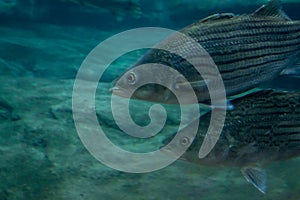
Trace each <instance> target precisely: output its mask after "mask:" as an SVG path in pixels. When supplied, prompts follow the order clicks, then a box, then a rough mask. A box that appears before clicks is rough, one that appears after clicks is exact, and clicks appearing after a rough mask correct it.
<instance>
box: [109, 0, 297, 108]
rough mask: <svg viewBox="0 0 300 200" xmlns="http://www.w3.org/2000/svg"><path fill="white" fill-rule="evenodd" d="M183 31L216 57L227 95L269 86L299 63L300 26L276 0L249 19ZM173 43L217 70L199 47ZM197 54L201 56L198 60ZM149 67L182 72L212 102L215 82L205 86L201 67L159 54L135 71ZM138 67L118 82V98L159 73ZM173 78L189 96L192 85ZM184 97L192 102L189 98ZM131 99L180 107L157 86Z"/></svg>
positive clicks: (216, 18) (216, 19)
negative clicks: (211, 89)
mask: <svg viewBox="0 0 300 200" xmlns="http://www.w3.org/2000/svg"><path fill="white" fill-rule="evenodd" d="M180 32H181V33H184V34H185V35H187V36H189V37H191V38H192V39H194V40H195V41H197V42H198V43H199V44H200V45H201V46H202V47H203V48H204V49H205V50H206V51H207V52H208V53H209V55H210V56H211V57H212V59H213V61H214V63H215V64H216V66H217V67H218V70H219V71H220V74H221V76H222V79H223V82H224V85H225V90H226V95H227V96H234V95H237V94H240V93H243V92H246V91H248V90H251V89H253V88H255V87H257V86H259V85H260V84H262V83H266V82H268V81H270V80H272V79H274V78H275V77H277V76H278V75H279V74H280V73H281V72H282V71H284V70H285V69H287V68H289V67H291V66H294V65H296V63H297V62H298V61H299V59H298V58H299V54H300V21H292V20H290V19H289V17H288V16H287V15H286V14H285V13H284V12H283V11H282V10H281V6H280V2H279V0H271V1H270V2H269V3H268V4H267V5H265V6H262V7H261V8H259V9H258V10H257V11H256V12H254V13H252V14H248V15H246V14H244V15H239V16H238V15H234V14H230V13H223V14H216V15H212V16H210V17H207V18H205V19H202V20H200V21H199V22H196V23H194V24H192V25H190V26H188V27H186V28H184V29H182V30H181V31H180ZM170 38H172V36H170ZM170 38H169V40H168V39H166V41H164V42H162V44H160V45H164V46H167V47H168V48H169V49H170V48H171V49H172V50H174V49H175V50H176V49H180V50H181V52H183V53H184V54H185V55H188V56H189V57H190V58H191V59H194V60H196V59H197V61H198V62H200V65H199V66H202V68H203V69H202V70H203V71H207V72H209V71H211V70H210V69H211V65H207V63H205V62H206V61H205V59H201V58H199V56H198V55H199V54H197V52H193V47H191V46H189V44H187V43H185V42H184V41H174V40H172V39H170ZM145 39H146V38H145ZM160 45H158V46H160ZM172 47H173V48H172ZM195 55H196V56H198V57H195V58H193V56H195ZM201 62H203V63H201ZM145 63H160V64H164V65H168V66H170V67H172V68H174V69H176V70H178V71H179V72H180V73H181V74H182V75H183V76H184V77H185V78H186V79H187V80H188V81H189V83H190V84H191V85H192V87H193V89H194V91H195V93H196V95H197V97H198V101H199V102H201V103H205V102H209V100H210V95H209V92H208V90H207V84H210V83H211V84H214V82H213V81H211V80H206V81H204V80H203V78H202V76H201V75H200V74H199V73H197V71H196V70H195V68H194V67H193V66H192V65H191V64H190V63H189V62H187V61H186V60H185V59H183V58H182V57H179V56H178V55H176V54H172V53H169V52H167V51H162V50H158V49H153V50H150V51H149V52H148V53H147V54H146V55H145V56H144V57H142V58H141V60H140V61H138V63H137V64H136V65H135V66H138V65H141V64H145ZM201 64H202V65H201ZM135 66H133V67H132V68H131V69H129V70H128V71H127V72H125V74H124V76H122V77H121V78H120V79H118V82H117V84H116V85H115V87H113V88H112V92H113V93H114V94H116V95H119V96H123V97H128V96H126V94H127V93H128V92H127V91H128V90H129V89H131V88H134V87H135V85H138V84H139V80H141V79H143V77H144V76H150V77H155V76H156V75H155V73H159V72H157V71H154V70H150V69H149V71H147V70H145V71H143V74H141V72H137V71H136V70H135ZM290 72H291V71H289V73H290ZM171 78H172V80H174V83H172V84H171V85H170V88H175V89H177V90H180V92H182V93H184V91H185V88H186V87H185V86H186V85H187V84H188V83H186V82H182V79H180V78H179V77H171ZM184 96H186V97H188V96H189V94H188V93H187V94H185V95H184ZM131 98H135V99H141V100H146V101H153V102H163V103H178V101H177V99H176V97H175V95H173V93H172V92H170V90H168V89H166V88H165V87H162V86H160V85H157V84H148V85H144V86H142V87H140V88H139V89H138V90H136V92H135V93H134V94H133V96H131Z"/></svg>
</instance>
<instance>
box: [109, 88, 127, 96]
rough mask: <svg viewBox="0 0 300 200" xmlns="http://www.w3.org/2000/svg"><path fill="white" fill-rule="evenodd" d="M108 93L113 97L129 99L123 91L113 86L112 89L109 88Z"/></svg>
mask: <svg viewBox="0 0 300 200" xmlns="http://www.w3.org/2000/svg"><path fill="white" fill-rule="evenodd" d="M109 91H110V92H111V93H112V94H113V95H116V96H119V97H124V98H129V97H128V95H127V94H126V91H124V90H123V89H121V88H119V87H117V86H114V87H112V88H110V89H109Z"/></svg>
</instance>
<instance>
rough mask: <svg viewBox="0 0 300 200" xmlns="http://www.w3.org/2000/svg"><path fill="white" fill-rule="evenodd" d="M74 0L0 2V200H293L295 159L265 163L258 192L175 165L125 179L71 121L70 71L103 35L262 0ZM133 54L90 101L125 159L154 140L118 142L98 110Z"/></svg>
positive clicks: (226, 173) (212, 171)
mask: <svg viewBox="0 0 300 200" xmlns="http://www.w3.org/2000/svg"><path fill="white" fill-rule="evenodd" d="M83 2H85V1H84V0H83V1H76V0H70V1H68V0H64V1H63V0H40V1H39V0H0V83H1V84H0V156H1V159H0V200H11V199H122V200H127V199H130V200H133V199H139V200H141V199H145V200H148V199H153V200H154V199H163V200H167V199H172V200H176V199H191V200H193V199H201V200H202V199H203V200H213V199H228V200H229V199H230V200H234V199H249V200H250V199H262V200H267V199H272V200H277V199H278V200H279V199H290V200H300V179H299V177H300V171H299V168H300V158H295V159H290V160H287V161H282V162H274V163H271V164H270V165H268V166H267V168H266V169H267V171H268V190H267V193H266V194H262V193H260V192H259V191H258V190H257V189H256V188H254V187H253V186H252V185H251V184H249V183H248V182H247V181H245V180H244V177H243V176H242V175H241V173H240V170H239V169H238V168H234V167H233V168H230V167H211V166H199V165H194V164H191V163H187V162H184V161H181V160H179V161H176V162H175V163H173V164H172V165H170V166H168V167H166V168H164V169H161V170H158V171H155V172H151V173H144V174H131V173H125V172H120V171H117V170H114V169H111V168H109V167H107V166H105V165H103V164H102V163H100V162H99V161H97V160H96V159H95V158H94V157H93V156H92V155H91V154H90V153H89V152H88V151H87V150H86V149H85V147H84V146H83V144H82V142H81V141H80V139H79V137H78V134H77V132H76V129H75V125H74V121H73V118H72V89H73V83H74V79H75V77H76V73H77V71H78V69H79V67H80V65H81V63H82V62H83V60H84V59H85V57H86V56H87V55H88V53H89V52H90V51H91V50H92V49H93V48H94V47H95V46H96V45H98V44H99V43H100V42H102V41H104V40H105V39H107V38H108V37H110V36H112V35H114V34H117V33H119V32H122V31H126V30H128V29H132V28H138V27H164V28H171V29H175V30H179V29H181V28H183V27H185V26H187V25H189V24H191V23H193V22H196V21H197V20H199V19H202V18H204V17H206V16H209V15H211V14H215V13H223V12H232V13H236V14H243V13H252V12H253V11H255V10H256V9H257V8H258V7H260V6H261V5H262V4H264V3H266V2H267V1H264V0H255V1H246V0H174V1H159V0H151V1H150V0H140V1H132V0H111V1H103V0H99V1H98V3H99V4H96V6H90V5H86V4H84V3H83ZM87 2H93V1H87ZM95 2H96V0H95ZM282 2H283V10H284V11H285V12H286V13H287V15H288V16H289V17H290V18H291V19H293V20H300V13H299V8H300V1H299V0H283V1H282ZM114 48H116V47H112V49H111V50H112V51H113V50H114ZM141 55H142V52H139V51H137V52H133V53H131V54H128V55H127V56H124V57H122V58H119V59H117V60H116V61H115V62H114V63H112V66H111V67H110V68H109V69H108V70H107V71H106V72H105V74H104V76H103V77H102V79H101V83H100V84H99V87H100V88H101V90H99V91H97V94H96V110H97V116H98V120H99V123H100V124H101V125H102V127H103V129H104V131H105V132H106V134H107V136H108V137H109V138H110V139H112V141H114V142H115V143H116V144H118V145H119V146H122V147H123V148H124V149H127V150H130V151H133V152H146V151H149V150H153V149H158V148H159V147H160V145H161V143H160V141H161V140H163V139H164V138H163V137H164V136H163V134H160V136H159V137H158V138H157V140H150V141H145V140H133V139H131V138H130V137H127V136H125V135H124V134H123V133H122V131H120V130H119V129H118V127H117V126H116V124H115V122H114V121H113V118H112V114H111V110H110V107H109V106H106V105H109V104H110V103H109V102H110V96H111V93H110V92H109V88H110V87H111V86H112V84H111V82H112V81H113V80H114V79H115V78H117V77H118V76H119V75H120V74H122V73H123V72H124V70H125V69H127V68H128V67H130V66H131V65H132V64H134V62H135V61H136V60H137V59H138V58H139V57H140V56H141ZM148 106H149V105H148V104H147V103H145V102H139V101H133V102H132V103H131V109H132V110H133V111H132V113H134V115H133V118H134V119H135V121H136V123H137V124H142V125H143V124H144V125H145V124H147V123H149V117H148V115H147V112H148V109H147V107H148ZM168 109H169V110H173V111H174V110H176V109H178V108H176V107H175V108H174V106H172V105H169V106H167V110H168ZM179 120H180V117H179V114H178V110H177V112H173V113H171V114H170V115H169V117H168V120H167V123H166V127H165V128H164V131H165V132H170V131H171V132H172V131H174V130H176V128H177V127H178V121H179Z"/></svg>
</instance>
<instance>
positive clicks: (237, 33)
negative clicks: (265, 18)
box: [192, 25, 300, 43]
mask: <svg viewBox="0 0 300 200" xmlns="http://www.w3.org/2000/svg"><path fill="white" fill-rule="evenodd" d="M299 32H300V25H299V27H297V29H294V30H288V31H281V32H280V31H277V32H275V31H271V32H270V31H268V30H267V31H265V32H262V31H260V32H259V31H252V32H250V31H249V30H248V31H247V30H246V29H245V32H243V31H242V30H240V29H238V30H234V31H232V30H231V31H226V32H221V31H217V32H215V33H210V34H208V35H206V34H205V33H201V34H202V35H195V34H194V35H192V36H197V37H199V39H198V40H197V41H198V42H199V43H203V42H207V41H211V40H224V39H235V38H239V37H252V36H257V35H258V34H260V35H261V36H263V35H265V36H266V35H269V36H275V35H278V34H281V35H283V36H286V35H292V34H297V33H299ZM212 35H213V36H214V37H209V36H212ZM218 36H219V37H218ZM220 36H222V37H220ZM194 39H195V38H194Z"/></svg>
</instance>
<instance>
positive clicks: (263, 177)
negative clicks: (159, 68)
mask: <svg viewBox="0 0 300 200" xmlns="http://www.w3.org/2000/svg"><path fill="white" fill-rule="evenodd" d="M241 171H242V174H243V175H244V177H245V178H246V180H247V181H248V182H249V183H251V184H252V185H253V186H254V187H256V188H257V189H258V190H259V191H260V192H262V193H264V194H265V193H266V190H267V174H266V171H265V170H263V169H260V168H258V167H244V168H242V169H241Z"/></svg>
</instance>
